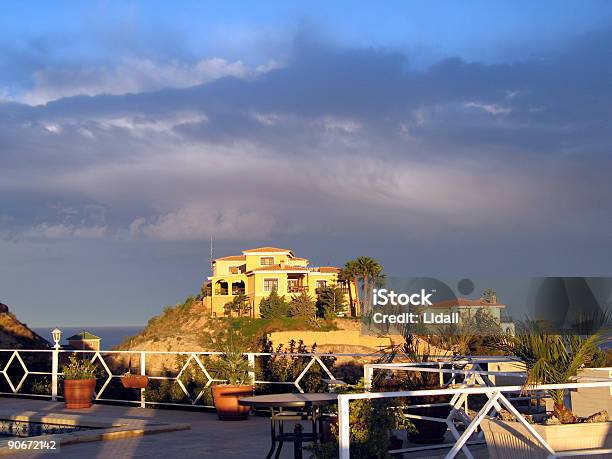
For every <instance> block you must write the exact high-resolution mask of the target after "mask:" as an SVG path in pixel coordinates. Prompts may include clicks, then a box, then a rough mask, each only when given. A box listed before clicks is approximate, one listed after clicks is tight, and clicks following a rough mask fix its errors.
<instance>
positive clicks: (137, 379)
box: [121, 375, 149, 389]
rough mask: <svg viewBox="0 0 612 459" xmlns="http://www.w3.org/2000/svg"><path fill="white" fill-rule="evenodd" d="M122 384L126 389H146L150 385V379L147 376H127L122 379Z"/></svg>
mask: <svg viewBox="0 0 612 459" xmlns="http://www.w3.org/2000/svg"><path fill="white" fill-rule="evenodd" d="M121 384H123V387H125V388H126V389H144V388H145V387H147V384H149V377H148V376H145V375H125V376H122V377H121Z"/></svg>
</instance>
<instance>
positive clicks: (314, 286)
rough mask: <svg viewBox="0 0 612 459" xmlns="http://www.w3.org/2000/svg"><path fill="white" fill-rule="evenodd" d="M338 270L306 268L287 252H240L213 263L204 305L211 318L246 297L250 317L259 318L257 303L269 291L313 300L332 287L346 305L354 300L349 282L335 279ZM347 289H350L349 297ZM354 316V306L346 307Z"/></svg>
mask: <svg viewBox="0 0 612 459" xmlns="http://www.w3.org/2000/svg"><path fill="white" fill-rule="evenodd" d="M339 273H340V269H339V268H336V267H334V266H320V267H312V266H309V262H308V260H307V259H306V258H300V257H296V256H295V254H294V253H293V251H292V250H290V249H280V248H277V247H259V248H256V249H249V250H243V251H242V255H232V256H229V257H222V258H217V259H215V260H213V263H212V276H210V277H209V278H208V282H206V284H205V285H204V299H203V302H204V306H205V307H206V308H207V310H208V311H210V313H211V315H213V316H222V315H223V314H224V309H223V307H224V305H225V304H226V303H227V302H229V301H231V300H232V299H233V297H234V296H235V295H238V294H240V293H244V294H246V296H247V297H248V298H249V302H250V304H251V315H253V316H254V317H259V303H260V301H261V300H262V298H266V297H268V296H269V295H270V293H271V292H272V291H273V290H276V292H277V293H278V294H279V295H281V296H282V295H287V298H290V297H291V296H292V295H296V294H299V293H301V292H307V293H308V294H309V295H310V296H311V297H312V298H316V296H317V292H318V289H320V288H323V287H330V286H332V285H335V286H337V287H340V288H342V289H343V290H344V293H345V295H346V304H347V305H349V302H350V298H355V295H354V287H353V286H351V285H350V284H351V283H350V282H346V281H344V280H342V279H339V278H338V274H339ZM349 288H352V289H353V291H351V295H349ZM348 311H349V313H350V314H354V307H353V305H351V307H349V308H348Z"/></svg>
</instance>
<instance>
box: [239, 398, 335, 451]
mask: <svg viewBox="0 0 612 459" xmlns="http://www.w3.org/2000/svg"><path fill="white" fill-rule="evenodd" d="M337 400H338V394H329V393H324V394H320V393H316V394H315V393H310V394H292V393H287V394H268V395H256V396H253V397H245V398H241V399H240V400H239V401H238V403H240V405H243V406H250V407H252V408H267V409H269V410H270V438H271V440H272V445H271V447H270V451H268V455H267V456H266V458H267V459H270V458H271V457H272V454H274V451H275V450H276V454H275V456H274V457H276V458H278V457H279V456H280V453H281V449H282V447H283V442H286V441H290V442H293V452H294V457H295V458H297V459H301V458H302V442H303V441H313V442H317V441H319V440H320V439H321V434H322V430H323V429H322V427H323V420H322V418H321V415H320V408H321V407H322V406H324V405H329V404H332V403H335V402H336V401H337ZM285 408H297V409H301V411H298V412H286V411H285V412H283V409H285ZM302 420H306V421H311V423H312V432H307V433H302V430H301V424H297V425H296V426H295V429H294V431H293V433H285V432H284V429H283V421H302ZM277 423H278V432H277Z"/></svg>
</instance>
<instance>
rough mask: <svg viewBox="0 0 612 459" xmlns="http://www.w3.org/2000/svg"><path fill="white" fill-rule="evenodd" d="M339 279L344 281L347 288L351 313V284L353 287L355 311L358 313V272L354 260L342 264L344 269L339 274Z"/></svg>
mask: <svg viewBox="0 0 612 459" xmlns="http://www.w3.org/2000/svg"><path fill="white" fill-rule="evenodd" d="M340 277H341V278H342V279H345V280H346V281H347V283H348V287H349V302H350V304H351V312H352V310H353V289H352V288H351V284H353V285H354V286H355V296H356V298H355V310H356V312H357V311H359V291H358V289H359V284H358V272H357V263H356V262H355V260H349V261H347V262H346V263H345V264H344V269H342V271H341V272H340Z"/></svg>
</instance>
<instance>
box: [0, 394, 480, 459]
mask: <svg viewBox="0 0 612 459" xmlns="http://www.w3.org/2000/svg"><path fill="white" fill-rule="evenodd" d="M0 410H1V411H3V412H6V411H7V410H8V411H10V412H11V413H14V414H19V413H22V412H25V411H35V412H37V413H40V414H43V413H44V414H50V413H55V414H61V413H69V414H73V415H74V414H76V415H87V416H97V417H100V418H113V419H133V420H134V422H135V423H137V422H141V421H138V420H148V421H151V422H155V423H170V424H189V425H190V426H191V429H190V430H181V431H176V432H166V433H157V434H151V435H144V436H137V437H131V438H126V439H120V440H112V441H96V442H87V443H78V444H71V445H67V446H63V447H62V448H61V454H59V455H58V454H57V453H55V454H41V453H38V454H36V453H27V454H24V453H20V454H18V455H15V457H20V458H38V457H49V458H57V457H61V458H62V459H63V458H68V459H72V458H74V459H77V458H78V459H82V458H87V459H93V458H104V459H106V458H112V459H120V458H168V459H170V458H172V459H175V458H177V459H178V458H194V457H203V458H222V459H224V458H228V459H242V458H245V459H246V458H264V457H265V455H266V453H267V451H268V448H269V446H270V445H269V420H268V419H267V418H266V417H260V416H251V417H250V418H249V420H248V421H243V422H221V421H218V420H217V417H216V415H215V414H214V413H211V412H203V411H178V410H165V409H164V410H160V409H150V408H147V409H141V408H136V407H124V406H110V405H94V406H93V407H91V408H89V409H85V410H66V409H64V405H63V403H52V402H48V401H40V400H26V399H14V398H0ZM472 452H473V453H475V456H476V457H477V458H478V459H484V458H486V457H488V455H487V453H486V447H484V446H478V447H476V448H472ZM444 453H445V450H436V451H426V452H421V453H419V454H414V453H413V454H410V455H404V456H403V457H405V458H413V457H427V458H442V457H444ZM281 457H282V458H291V457H293V451H292V445H290V444H285V445H284V447H283V453H282V454H281ZM304 457H305V458H307V457H309V453H308V452H305V454H304Z"/></svg>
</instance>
